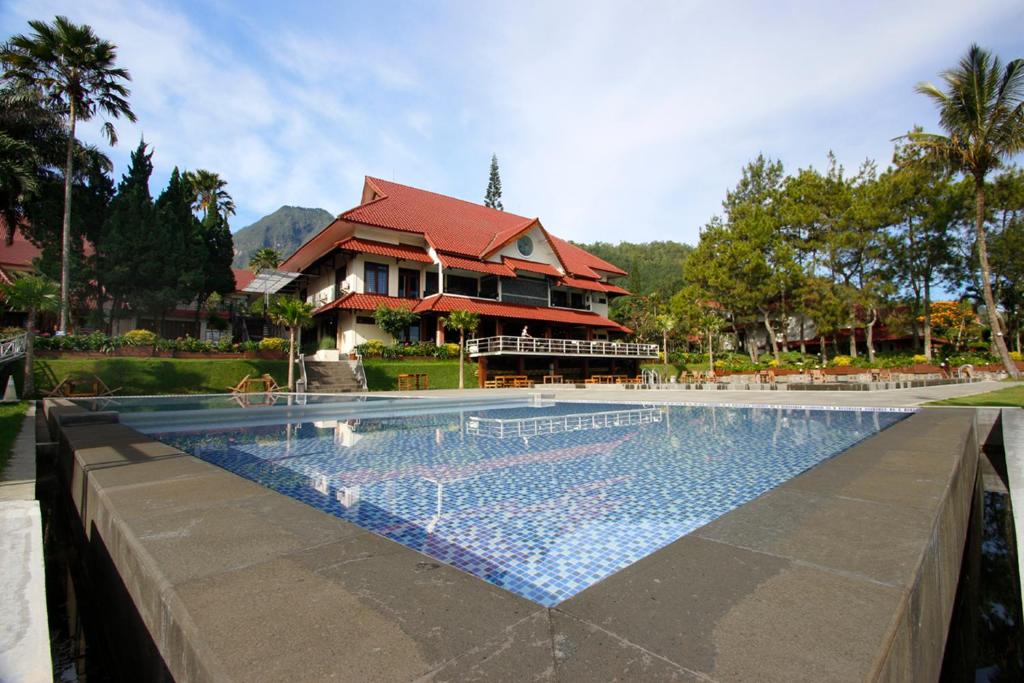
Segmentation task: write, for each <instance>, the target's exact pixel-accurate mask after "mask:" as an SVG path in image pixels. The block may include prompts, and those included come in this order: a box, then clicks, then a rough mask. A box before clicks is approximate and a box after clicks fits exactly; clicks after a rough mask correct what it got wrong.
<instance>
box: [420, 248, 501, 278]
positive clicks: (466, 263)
mask: <svg viewBox="0 0 1024 683" xmlns="http://www.w3.org/2000/svg"><path fill="white" fill-rule="evenodd" d="M437 258H438V259H439V260H440V261H441V264H442V265H443V266H444V267H445V268H463V269H464V270H472V271H473V272H475V273H487V274H488V275H501V276H502V277H515V276H516V274H515V271H514V270H512V269H511V268H509V267H508V266H506V265H505V264H504V263H492V262H490V261H478V260H476V259H471V258H463V257H461V256H454V255H452V254H445V253H442V252H440V251H439V252H437Z"/></svg>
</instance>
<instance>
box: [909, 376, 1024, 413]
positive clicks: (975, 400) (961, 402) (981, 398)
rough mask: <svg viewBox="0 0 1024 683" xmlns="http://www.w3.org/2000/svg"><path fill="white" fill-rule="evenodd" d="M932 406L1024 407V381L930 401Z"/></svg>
mask: <svg viewBox="0 0 1024 683" xmlns="http://www.w3.org/2000/svg"><path fill="white" fill-rule="evenodd" d="M928 405H930V406H974V407H977V406H997V407H1004V408H1024V382H1017V383H1014V384H1013V385H1012V386H1009V387H1006V388H1005V389H997V390H996V391H990V392H988V393H985V394H975V395H974V396H962V397H960V398H947V399H945V400H942V401H934V402H932V403H929V404H928Z"/></svg>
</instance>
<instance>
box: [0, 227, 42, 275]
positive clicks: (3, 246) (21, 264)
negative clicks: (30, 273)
mask: <svg viewBox="0 0 1024 683" xmlns="http://www.w3.org/2000/svg"><path fill="white" fill-rule="evenodd" d="M6 229H7V224H6V223H4V222H3V221H0V266H3V267H5V268H10V269H13V270H28V269H30V268H32V259H34V258H36V257H37V256H39V255H40V254H42V250H41V249H40V248H39V247H37V246H36V245H34V244H32V243H31V242H29V241H28V238H27V237H25V235H24V234H23V233H22V232H21V228H18V229H17V230H15V231H14V242H12V243H11V244H7V241H6V240H5V239H4V233H6Z"/></svg>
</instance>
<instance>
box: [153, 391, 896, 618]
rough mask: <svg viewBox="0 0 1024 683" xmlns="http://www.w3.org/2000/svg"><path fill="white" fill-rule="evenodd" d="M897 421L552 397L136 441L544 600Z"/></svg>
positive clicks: (557, 598)
mask: <svg viewBox="0 0 1024 683" xmlns="http://www.w3.org/2000/svg"><path fill="white" fill-rule="evenodd" d="M907 414H908V413H907V412H897V411H874V410H831V409H830V410H814V409H806V408H782V407H770V408H739V407H715V406H669V405H639V404H611V403H567V402H559V403H554V404H550V403H549V404H546V405H542V404H538V405H536V406H528V405H518V406H504V407H497V408H488V407H485V406H479V407H473V406H466V407H465V408H464V409H462V410H457V411H453V412H444V411H430V412H429V413H424V412H422V411H421V412H420V413H419V414H405V415H399V416H394V417H386V416H375V417H348V418H346V417H341V418H338V417H334V418H328V417H317V418H315V419H306V420H299V421H293V422H290V423H287V424H263V425H250V426H237V425H227V424H225V425H222V426H220V427H216V428H214V427H212V426H206V427H204V428H203V429H202V430H194V431H181V430H178V431H162V430H161V429H160V428H159V427H158V426H154V427H153V428H151V429H149V430H148V432H149V433H150V434H152V435H153V436H155V437H157V438H160V439H161V440H162V441H164V442H166V443H169V444H172V445H174V446H177V447H178V448H181V449H182V450H184V451H186V452H188V453H191V454H193V455H195V456H197V457H199V458H202V459H204V460H207V461H209V462H211V463H214V464H216V465H219V466H221V467H224V468H225V469H227V470H230V471H232V472H235V473H237V474H239V475H241V476H244V477H247V478H249V479H251V480H253V481H256V482H259V483H260V484H263V485H264V486H267V487H269V488H271V489H274V490H276V491H279V492H281V493H283V494H285V495H288V496H291V497H293V498H295V499H298V500H301V501H303V502H305V503H307V504H309V505H311V506H313V507H316V508H318V509H320V510H323V511H325V512H327V513H329V514H332V515H335V516H337V517H340V518H342V519H345V520H347V521H349V522H352V523H354V524H357V525H358V526H360V527H363V528H365V529H368V530H370V531H373V532H375V533H378V534H380V535H382V536H385V537H387V538H390V539H392V540H394V541H397V542H399V543H401V544H403V545H406V546H408V547H410V548H413V549H415V550H418V551H420V552H422V553H424V554H426V555H429V556H430V557H432V558H434V559H436V560H438V561H440V562H444V563H447V564H450V565H452V566H455V567H457V568H459V569H462V570H464V571H467V572H470V573H472V574H475V575H476V576H479V577H480V578H482V579H484V580H486V581H489V582H491V583H493V584H495V585H497V586H500V587H502V588H505V589H507V590H509V591H511V592H513V593H516V594H518V595H521V596H523V597H525V598H528V599H530V600H533V601H534V602H537V603H539V604H541V605H545V606H551V605H555V604H557V603H559V602H561V601H562V600H565V599H566V598H568V597H570V596H572V595H575V594H576V593H578V592H579V591H581V590H583V589H585V588H586V587H588V586H590V585H592V584H594V583H596V582H597V581H600V580H601V579H602V578H604V577H606V576H609V575H610V574H612V573H614V572H616V571H618V570H620V569H622V568H624V567H626V566H628V565H630V564H632V563H633V562H636V561H637V560H639V559H641V558H642V557H644V556H646V555H649V554H650V553H652V552H654V551H656V550H657V549H659V548H661V547H663V546H665V545H667V544H668V543H671V542H672V541H674V540H676V539H678V538H679V537H681V536H683V535H685V534H688V533H690V532H691V531H693V530H695V529H697V528H699V527H701V526H703V525H705V524H707V523H709V522H711V521H712V520H714V519H716V518H717V517H719V516H721V515H723V514H725V513H726V512H728V511H730V510H732V509H734V508H736V507H738V506H739V505H742V504H743V503H746V502H748V501H750V500H752V499H753V498H755V497H757V496H759V495H760V494H762V493H764V492H765V491H767V490H769V489H771V488H773V487H775V486H777V485H779V484H781V483H782V482H784V481H786V480H788V479H790V478H792V477H793V476H795V475H797V474H799V473H800V472H803V471H804V470H806V469H808V468H810V467H813V466H814V465H816V464H817V463H819V462H822V461H823V460H825V459H827V458H830V457H832V456H834V455H836V454H838V453H840V452H842V451H844V450H846V449H847V448H849V447H850V446H852V445H854V444H855V443H857V442H858V441H861V440H862V439H864V438H866V437H868V436H871V435H872V434H875V433H877V432H878V431H880V430H882V429H885V428H886V427H888V426H890V425H892V424H894V423H896V422H898V421H899V420H901V419H903V418H905V417H906V416H907Z"/></svg>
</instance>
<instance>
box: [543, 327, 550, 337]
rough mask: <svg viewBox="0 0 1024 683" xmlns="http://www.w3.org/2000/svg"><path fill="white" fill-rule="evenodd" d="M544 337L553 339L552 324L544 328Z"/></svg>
mask: <svg viewBox="0 0 1024 683" xmlns="http://www.w3.org/2000/svg"><path fill="white" fill-rule="evenodd" d="M544 338H545V339H551V325H548V326H547V327H545V328H544Z"/></svg>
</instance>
